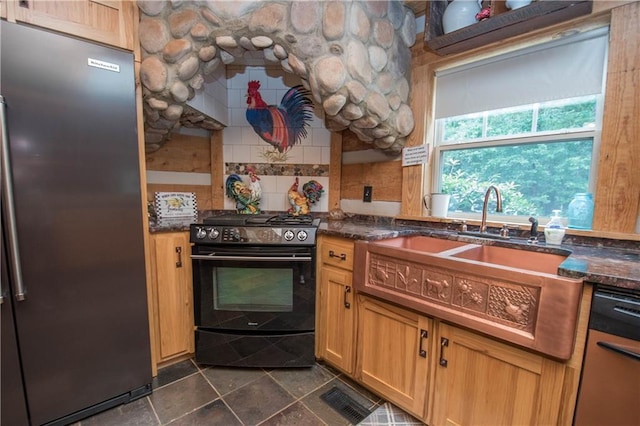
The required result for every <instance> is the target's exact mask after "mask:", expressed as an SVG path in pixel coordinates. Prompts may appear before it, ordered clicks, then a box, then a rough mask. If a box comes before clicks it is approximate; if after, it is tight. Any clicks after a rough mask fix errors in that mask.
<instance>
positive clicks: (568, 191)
mask: <svg viewBox="0 0 640 426" xmlns="http://www.w3.org/2000/svg"><path fill="white" fill-rule="evenodd" d="M536 113H537V114H536ZM595 115H596V101H595V98H593V97H590V98H588V99H587V100H581V101H578V102H573V103H572V102H564V103H558V102H555V103H550V104H547V105H545V104H542V105H532V106H529V107H525V108H517V109H516V108H512V109H507V110H501V111H496V112H487V113H481V114H470V115H468V116H463V117H454V118H448V119H444V134H443V137H442V140H443V141H444V142H445V143H454V144H455V145H448V146H447V145H445V149H442V151H441V155H442V157H441V163H440V164H441V185H442V187H441V191H442V192H444V193H448V194H451V199H452V200H451V205H450V211H451V212H455V211H459V212H465V213H471V212H480V211H482V204H483V201H484V194H485V191H486V190H487V188H488V187H489V186H490V185H496V186H498V188H500V191H501V193H502V196H503V210H504V212H503V213H504V214H506V215H521V216H528V215H535V216H551V213H552V210H555V209H560V210H562V211H563V212H565V213H566V209H567V206H568V204H569V202H570V201H571V199H572V198H573V195H574V194H575V193H577V192H588V189H589V177H590V169H591V163H592V155H593V138H592V137H586V138H581V139H572V138H571V136H566V135H565V138H566V139H562V140H560V139H559V137H558V136H557V135H555V136H554V137H549V141H543V142H534V143H531V142H530V143H520V144H518V140H517V138H515V139H513V143H512V144H509V145H496V144H495V143H493V142H491V140H490V139H485V140H488V143H483V144H482V145H480V146H479V145H474V146H473V147H465V146H464V143H462V141H466V142H469V141H473V140H474V139H479V138H491V137H498V136H507V137H508V136H514V137H517V136H519V135H525V134H526V135H531V134H536V133H540V132H550V131H558V130H567V132H569V133H570V131H571V129H573V130H574V131H576V130H575V129H578V130H579V131H584V129H587V130H591V129H592V128H593V127H595ZM494 198H495V197H494V196H493V195H492V196H491V197H490V200H494ZM491 203H492V204H493V206H492V205H491V204H490V208H491V209H492V210H493V211H495V201H492V202H491Z"/></svg>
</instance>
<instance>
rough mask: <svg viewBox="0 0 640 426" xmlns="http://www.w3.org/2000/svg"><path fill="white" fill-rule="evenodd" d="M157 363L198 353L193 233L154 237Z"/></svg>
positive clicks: (155, 235) (152, 243) (152, 239)
mask: <svg viewBox="0 0 640 426" xmlns="http://www.w3.org/2000/svg"><path fill="white" fill-rule="evenodd" d="M151 245H152V252H151V254H152V257H153V260H152V267H153V271H154V281H155V288H154V290H155V291H154V293H155V294H154V296H155V302H156V303H155V307H154V311H155V314H156V324H157V325H156V331H157V337H158V338H157V339H156V341H157V342H156V349H157V350H156V353H157V357H158V359H157V362H162V361H166V360H168V359H171V358H174V357H176V356H180V355H184V354H188V353H192V352H193V351H194V332H193V327H194V325H193V288H192V285H191V282H192V276H191V260H190V259H189V234H188V233H186V232H185V233H167V234H154V235H152V236H151Z"/></svg>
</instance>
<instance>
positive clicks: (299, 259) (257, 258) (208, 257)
mask: <svg viewBox="0 0 640 426" xmlns="http://www.w3.org/2000/svg"><path fill="white" fill-rule="evenodd" d="M191 259H193V260H252V261H256V262H269V261H274V260H281V261H295V262H311V261H312V260H313V259H312V257H311V256H224V255H217V254H208V255H206V256H204V255H198V254H192V255H191Z"/></svg>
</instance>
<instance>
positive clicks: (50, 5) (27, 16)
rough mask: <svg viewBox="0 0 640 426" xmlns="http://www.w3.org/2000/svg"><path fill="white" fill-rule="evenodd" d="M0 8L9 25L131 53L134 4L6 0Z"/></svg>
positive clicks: (81, 0)
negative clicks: (32, 27) (28, 26)
mask: <svg viewBox="0 0 640 426" xmlns="http://www.w3.org/2000/svg"><path fill="white" fill-rule="evenodd" d="M3 5H6V17H7V19H8V20H9V21H10V22H26V23H29V24H32V25H36V26H39V27H44V28H49V29H52V30H55V31H60V32H63V33H67V34H72V35H75V36H78V37H83V38H86V39H89V40H94V41H97V42H100V43H105V44H109V45H112V46H118V47H121V48H123V49H126V50H129V51H133V50H134V32H133V28H134V22H135V21H136V20H137V19H138V18H137V17H138V13H137V10H136V9H137V6H136V4H135V2H132V1H119V0H113V1H106V0H102V1H100V0H76V1H50V0H30V1H24V2H22V1H17V0H10V1H6V2H4V4H3ZM136 41H137V37H136Z"/></svg>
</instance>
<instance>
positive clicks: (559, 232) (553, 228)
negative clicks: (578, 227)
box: [544, 210, 565, 246]
mask: <svg viewBox="0 0 640 426" xmlns="http://www.w3.org/2000/svg"><path fill="white" fill-rule="evenodd" d="M564 232H565V231H564V226H563V225H562V218H561V217H560V210H553V216H551V220H550V221H549V223H547V226H545V227H544V238H545V241H546V242H547V244H549V245H554V246H559V245H560V244H561V243H562V239H563V238H564Z"/></svg>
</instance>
